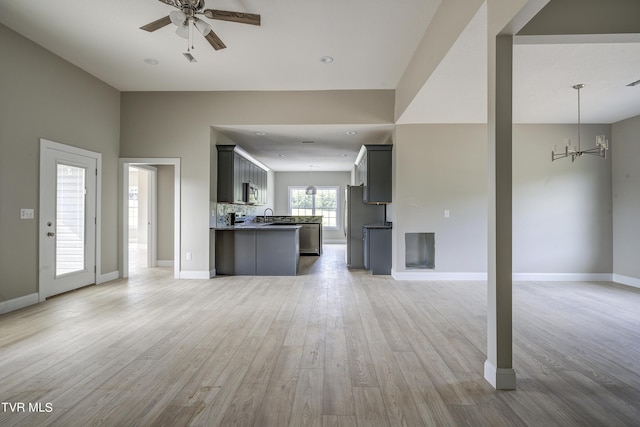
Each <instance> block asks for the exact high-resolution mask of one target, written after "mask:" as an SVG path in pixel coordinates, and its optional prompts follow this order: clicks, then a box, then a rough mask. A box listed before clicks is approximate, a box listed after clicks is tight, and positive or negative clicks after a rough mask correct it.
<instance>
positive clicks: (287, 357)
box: [0, 245, 640, 427]
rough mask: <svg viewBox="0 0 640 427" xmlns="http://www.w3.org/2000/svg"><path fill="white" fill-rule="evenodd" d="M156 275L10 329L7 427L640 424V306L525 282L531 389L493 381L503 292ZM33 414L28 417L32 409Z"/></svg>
mask: <svg viewBox="0 0 640 427" xmlns="http://www.w3.org/2000/svg"><path fill="white" fill-rule="evenodd" d="M343 259H344V247H343V246H340V245H326V246H325V252H324V254H323V255H322V256H321V257H303V258H302V262H303V269H302V272H301V273H302V274H300V275H299V276H297V277H224V278H222V277H218V278H215V279H212V280H174V279H172V278H171V269H162V268H159V269H150V270H146V271H142V272H140V274H139V275H136V276H134V277H132V278H130V279H129V280H117V281H113V282H110V283H106V284H103V285H99V286H91V287H87V288H84V289H81V290H78V291H75V292H71V293H68V294H64V295H61V296H58V297H54V298H51V299H49V300H48V301H46V302H45V303H42V304H38V305H36V306H32V307H28V308H26V309H23V310H20V311H17V312H13V313H9V314H6V315H3V316H0V401H1V402H11V403H18V402H22V403H25V405H28V404H29V403H32V404H33V403H36V402H39V403H40V404H42V408H43V410H47V406H46V404H47V403H48V404H50V405H51V407H50V409H51V412H48V413H47V412H43V413H29V412H11V411H10V410H9V408H8V407H5V409H6V410H3V408H2V407H0V425H2V426H13V425H32V426H36V425H37V426H43V425H57V426H98V425H106V426H216V425H255V426H278V427H281V426H296V427H297V426H305V425H309V426H366V427H369V426H401V425H406V426H422V425H427V426H456V425H468V426H488V425H492V426H520V425H523V426H525V425H526V426H590V425H593V426H614V425H630V426H632V425H636V426H638V425H640V290H638V289H633V288H626V287H623V286H617V285H613V284H604V283H538V282H527V283H516V284H514V368H515V370H516V373H517V381H518V389H517V390H516V391H509V392H506V391H495V390H493V389H492V388H491V387H490V386H489V385H488V383H487V382H486V381H485V380H484V379H483V375H482V369H483V364H484V361H485V348H486V338H485V337H486V285H485V283H483V282H447V281H438V282H397V281H394V280H393V279H392V278H390V277H389V276H371V275H370V274H368V273H367V272H363V271H348V270H347V269H346V268H345V266H344V261H343ZM27 409H28V406H27Z"/></svg>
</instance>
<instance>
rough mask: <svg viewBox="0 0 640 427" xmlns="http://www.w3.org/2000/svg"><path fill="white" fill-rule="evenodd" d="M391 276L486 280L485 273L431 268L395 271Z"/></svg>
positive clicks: (422, 278)
mask: <svg viewBox="0 0 640 427" xmlns="http://www.w3.org/2000/svg"><path fill="white" fill-rule="evenodd" d="M391 276H393V278H394V279H396V280H487V273H447V272H440V271H433V270H424V271H395V270H393V269H392V270H391Z"/></svg>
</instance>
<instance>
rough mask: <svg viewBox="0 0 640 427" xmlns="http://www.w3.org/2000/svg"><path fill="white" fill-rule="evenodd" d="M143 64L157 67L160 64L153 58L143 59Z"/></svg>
mask: <svg viewBox="0 0 640 427" xmlns="http://www.w3.org/2000/svg"><path fill="white" fill-rule="evenodd" d="M144 63H145V64H149V65H158V64H159V63H160V61H158V60H157V59H155V58H145V59H144Z"/></svg>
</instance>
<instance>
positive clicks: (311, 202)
mask: <svg viewBox="0 0 640 427" xmlns="http://www.w3.org/2000/svg"><path fill="white" fill-rule="evenodd" d="M305 189H306V187H305V186H291V187H289V215H294V216H320V215H322V226H323V228H326V229H328V230H331V229H337V228H338V200H339V199H338V194H339V193H338V192H339V189H340V187H333V186H332V187H318V186H316V189H317V192H316V194H315V195H309V194H306V193H305Z"/></svg>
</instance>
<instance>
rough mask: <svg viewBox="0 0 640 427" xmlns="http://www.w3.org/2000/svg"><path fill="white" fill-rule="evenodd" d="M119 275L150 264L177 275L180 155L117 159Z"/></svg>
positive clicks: (141, 269)
mask: <svg viewBox="0 0 640 427" xmlns="http://www.w3.org/2000/svg"><path fill="white" fill-rule="evenodd" d="M120 164H121V169H120V170H121V177H122V187H121V188H122V190H121V191H122V193H121V194H122V199H121V200H122V214H121V215H122V216H121V218H122V222H121V224H122V225H121V236H122V241H121V242H122V246H121V247H122V259H121V265H122V269H121V274H120V275H121V277H129V275H130V273H132V274H136V272H143V271H144V269H146V268H152V267H173V270H174V277H175V278H179V276H180V256H179V254H180V159H173V158H162V159H160V158H140V159H120Z"/></svg>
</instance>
